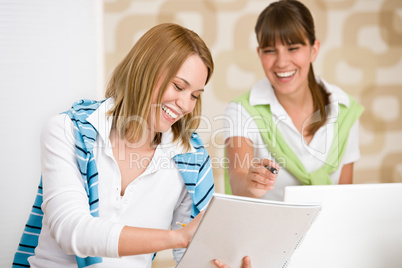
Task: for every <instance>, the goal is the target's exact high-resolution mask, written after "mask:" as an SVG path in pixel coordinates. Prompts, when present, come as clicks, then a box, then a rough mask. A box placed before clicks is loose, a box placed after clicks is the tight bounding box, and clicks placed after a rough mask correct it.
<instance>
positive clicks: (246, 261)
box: [214, 256, 251, 268]
mask: <svg viewBox="0 0 402 268" xmlns="http://www.w3.org/2000/svg"><path fill="white" fill-rule="evenodd" d="M214 264H215V266H216V267H219V268H230V267H229V266H227V265H226V264H224V263H223V262H221V261H220V260H218V259H215V260H214ZM241 267H242V268H251V261H250V257H249V256H246V257H244V258H243V260H242V266H241Z"/></svg>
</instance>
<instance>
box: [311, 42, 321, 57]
mask: <svg viewBox="0 0 402 268" xmlns="http://www.w3.org/2000/svg"><path fill="white" fill-rule="evenodd" d="M320 45H321V42H320V40H318V39H316V40H315V41H314V44H313V45H312V46H311V57H310V62H311V63H313V62H314V61H315V59H316V58H317V56H318V53H319V52H320Z"/></svg>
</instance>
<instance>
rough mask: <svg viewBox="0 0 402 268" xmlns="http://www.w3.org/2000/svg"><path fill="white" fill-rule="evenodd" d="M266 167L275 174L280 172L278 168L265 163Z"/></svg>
mask: <svg viewBox="0 0 402 268" xmlns="http://www.w3.org/2000/svg"><path fill="white" fill-rule="evenodd" d="M264 167H265V168H266V169H268V170H269V171H271V172H272V173H273V174H278V170H277V169H276V168H274V167H271V166H268V165H265V166H264Z"/></svg>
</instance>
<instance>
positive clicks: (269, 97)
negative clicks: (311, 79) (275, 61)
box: [249, 78, 350, 116]
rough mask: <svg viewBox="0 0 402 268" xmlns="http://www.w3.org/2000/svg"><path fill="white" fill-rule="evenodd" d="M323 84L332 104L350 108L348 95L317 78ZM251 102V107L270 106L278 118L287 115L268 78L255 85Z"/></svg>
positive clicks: (251, 94)
mask: <svg viewBox="0 0 402 268" xmlns="http://www.w3.org/2000/svg"><path fill="white" fill-rule="evenodd" d="M320 81H321V82H322V83H323V85H324V87H325V89H326V91H327V92H328V93H331V95H330V96H329V102H330V103H338V104H342V105H344V106H346V107H349V104H350V101H349V97H348V95H347V94H346V93H345V92H344V91H343V90H341V89H340V88H339V87H337V86H334V85H331V84H329V83H327V82H326V81H325V80H324V79H322V78H317V82H320ZM249 102H250V105H251V106H255V105H270V108H271V112H272V114H274V115H276V116H280V115H286V111H285V109H283V107H282V105H280V103H279V101H278V99H277V98H276V95H275V92H274V89H273V88H272V86H271V83H270V82H269V80H268V79H267V78H264V79H262V80H260V81H258V82H257V83H255V84H254V86H253V88H252V89H251V91H250V97H249Z"/></svg>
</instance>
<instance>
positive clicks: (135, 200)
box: [13, 23, 214, 268]
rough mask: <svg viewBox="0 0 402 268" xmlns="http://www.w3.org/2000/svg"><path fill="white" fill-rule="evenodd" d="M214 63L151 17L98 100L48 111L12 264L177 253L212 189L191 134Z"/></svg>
mask: <svg viewBox="0 0 402 268" xmlns="http://www.w3.org/2000/svg"><path fill="white" fill-rule="evenodd" d="M213 68H214V66H213V60H212V57H211V53H210V51H209V49H208V47H207V46H206V45H205V43H204V42H203V41H202V39H201V38H200V37H199V36H198V35H197V34H196V33H194V32H192V31H190V30H188V29H186V28H183V27H181V26H179V25H176V24H169V23H166V24H161V25H157V26H155V27H153V28H152V29H150V30H149V31H148V32H146V33H145V34H144V35H143V36H142V37H141V38H140V39H139V40H138V42H136V44H135V45H134V46H133V48H132V49H131V51H130V52H129V53H128V55H127V56H126V57H125V58H124V59H123V60H122V62H121V63H120V64H119V65H118V66H117V68H116V69H115V71H114V73H113V75H112V77H111V80H110V82H109V84H108V88H107V91H106V99H105V100H104V101H101V102H97V101H88V100H82V101H79V102H76V103H74V104H73V107H72V108H71V109H70V110H68V111H67V112H65V113H62V114H60V115H57V116H55V117H53V118H51V119H50V120H49V122H48V123H47V125H46V126H45V127H44V129H43V133H42V137H41V165H42V180H41V185H40V186H39V190H38V196H37V199H36V201H35V205H34V206H33V208H32V213H31V215H30V218H29V221H28V223H27V225H26V228H25V232H24V235H23V237H22V239H21V243H20V245H19V247H18V251H17V253H16V254H15V259H14V263H13V267H29V266H31V267H52V268H55V267H64V268H66V267H77V266H78V267H87V266H90V267H151V263H152V259H153V256H154V253H155V252H158V251H160V250H165V249H175V250H174V258H175V260H176V261H178V260H179V259H180V257H181V255H182V253H183V250H181V249H182V248H185V247H187V246H188V243H189V241H190V240H191V238H192V236H193V233H194V231H195V228H196V226H197V224H198V222H199V220H200V217H201V214H202V213H200V211H202V210H204V209H205V208H206V206H207V204H208V202H209V200H210V198H211V196H212V194H213V192H214V186H213V179H212V170H211V163H210V160H209V156H208V153H207V151H206V150H205V148H204V147H203V144H202V141H201V139H200V138H199V136H198V135H197V134H196V133H195V132H194V131H195V129H196V128H197V127H198V124H199V116H200V114H201V96H202V93H203V92H204V86H205V85H206V84H207V82H208V81H209V79H210V77H211V75H212V73H213ZM193 218H194V219H193ZM176 222H180V223H184V224H186V226H185V227H181V226H178V225H176V224H175V223H176ZM170 226H172V229H171V230H170V229H169V227H170ZM28 257H29V258H28Z"/></svg>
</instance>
